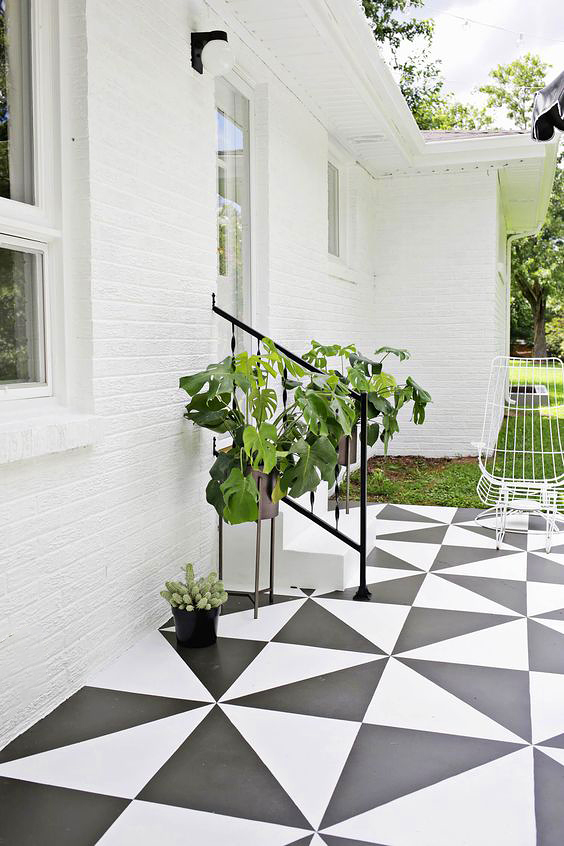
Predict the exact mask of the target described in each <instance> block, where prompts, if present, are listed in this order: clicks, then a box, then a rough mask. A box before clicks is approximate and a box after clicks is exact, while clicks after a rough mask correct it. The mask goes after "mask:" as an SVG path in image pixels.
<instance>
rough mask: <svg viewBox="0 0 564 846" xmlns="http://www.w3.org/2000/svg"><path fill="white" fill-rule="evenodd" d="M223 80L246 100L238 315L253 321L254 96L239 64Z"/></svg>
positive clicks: (249, 82)
mask: <svg viewBox="0 0 564 846" xmlns="http://www.w3.org/2000/svg"><path fill="white" fill-rule="evenodd" d="M224 79H225V80H226V82H228V83H229V84H230V85H231V86H232V87H233V88H234V89H235V90H236V91H237V92H238V93H239V94H241V95H242V96H243V97H245V98H246V99H247V100H248V102H249V130H248V136H249V137H248V147H249V209H248V220H247V230H246V232H245V233H244V240H243V249H244V250H245V253H246V255H247V267H246V269H245V273H244V277H245V278H244V285H245V289H246V290H245V297H244V302H245V309H244V314H243V315H242V316H241V318H240V319H242V320H243V321H244V322H246V323H251V324H253V323H254V321H255V318H256V291H255V280H256V278H257V273H256V260H257V257H256V251H255V238H254V237H253V233H254V232H255V231H256V219H255V217H256V184H255V173H256V142H255V99H254V94H255V92H254V81H253V80H252V78H251V77H250V76H249V75H248V74H247V73H246V71H245V70H243V69H242V68H241V67H240V66H239V65H236V66H235V67H234V69H233V70H232V71H230V72H229V73H226V74H224ZM216 278H217V282H218V283H219V281H220V276H219V273H217V274H216Z"/></svg>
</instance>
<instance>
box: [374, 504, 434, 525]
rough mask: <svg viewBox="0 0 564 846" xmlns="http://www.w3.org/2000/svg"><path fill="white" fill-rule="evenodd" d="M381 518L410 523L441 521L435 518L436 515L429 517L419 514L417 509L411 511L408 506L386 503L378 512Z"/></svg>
mask: <svg viewBox="0 0 564 846" xmlns="http://www.w3.org/2000/svg"><path fill="white" fill-rule="evenodd" d="M378 519H379V520H398V521H399V522H403V523H406V522H409V523H431V524H434V525H436V524H437V523H441V521H440V520H435V518H434V517H427V516H425V515H423V514H419V513H418V512H417V511H410V510H408V509H407V508H398V507H397V505H386V506H384V508H383V509H382V511H380V513H379V514H378Z"/></svg>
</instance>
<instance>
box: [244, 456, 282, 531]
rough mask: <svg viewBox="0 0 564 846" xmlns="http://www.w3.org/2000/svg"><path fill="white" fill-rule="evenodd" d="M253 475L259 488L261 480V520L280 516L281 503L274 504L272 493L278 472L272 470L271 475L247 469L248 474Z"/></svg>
mask: <svg viewBox="0 0 564 846" xmlns="http://www.w3.org/2000/svg"><path fill="white" fill-rule="evenodd" d="M248 473H251V475H252V477H253V479H254V480H255V482H256V484H257V488H258V487H259V480H260V499H259V518H260V519H261V520H271V519H272V518H273V517H277V516H278V512H279V510H280V503H279V502H272V493H273V491H274V488H275V486H276V479H277V478H278V473H277V472H276V470H271V471H270V473H263V472H262V470H251V469H250V468H249V467H248V468H247V474H248Z"/></svg>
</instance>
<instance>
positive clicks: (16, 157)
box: [0, 0, 34, 203]
mask: <svg viewBox="0 0 564 846" xmlns="http://www.w3.org/2000/svg"><path fill="white" fill-rule="evenodd" d="M30 44H31V35H30V0H0V196H1V197H7V198H8V199H12V200H19V201H20V202H22V203H33V201H34V197H33V147H32V144H33V139H32V106H31V104H32V97H31V52H30Z"/></svg>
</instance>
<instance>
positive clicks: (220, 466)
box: [206, 450, 239, 517]
mask: <svg viewBox="0 0 564 846" xmlns="http://www.w3.org/2000/svg"><path fill="white" fill-rule="evenodd" d="M238 465H239V459H238V457H237V451H236V450H233V451H232V452H228V453H225V452H220V453H219V455H218V456H217V458H216V459H215V461H214V463H213V464H212V466H211V467H210V476H211V479H210V481H209V482H208V484H207V487H206V500H207V502H209V504H210V505H213V507H214V508H215V510H216V511H217V513H218V514H219V516H220V517H223V510H224V507H225V503H224V501H223V493H222V491H221V485H222V484H223V482H225V480H226V479H227V478H228V476H229V474H230V473H231V470H232V469H233V468H234V467H237V466H238Z"/></svg>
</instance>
